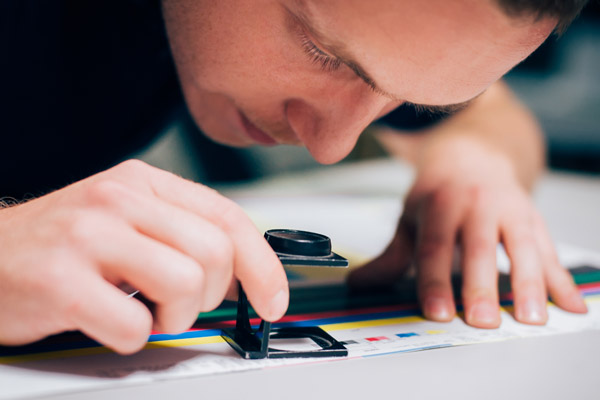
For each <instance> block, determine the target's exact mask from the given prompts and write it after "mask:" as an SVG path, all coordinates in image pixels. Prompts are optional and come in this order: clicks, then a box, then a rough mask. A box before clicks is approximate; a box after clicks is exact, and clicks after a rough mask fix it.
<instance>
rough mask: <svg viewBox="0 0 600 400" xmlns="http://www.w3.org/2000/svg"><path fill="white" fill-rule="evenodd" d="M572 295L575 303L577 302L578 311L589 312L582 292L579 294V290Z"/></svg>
mask: <svg viewBox="0 0 600 400" xmlns="http://www.w3.org/2000/svg"><path fill="white" fill-rule="evenodd" d="M571 296H572V301H573V303H574V304H577V306H576V307H577V311H578V312H581V313H587V312H588V308H587V304H585V300H584V299H583V297H581V294H579V292H575V293H573V294H572V295H571Z"/></svg>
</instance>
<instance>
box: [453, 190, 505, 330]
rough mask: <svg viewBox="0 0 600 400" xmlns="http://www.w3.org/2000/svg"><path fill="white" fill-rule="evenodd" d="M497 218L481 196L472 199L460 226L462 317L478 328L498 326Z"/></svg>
mask: <svg viewBox="0 0 600 400" xmlns="http://www.w3.org/2000/svg"><path fill="white" fill-rule="evenodd" d="M498 239H499V238H498V228H497V222H496V218H495V216H494V215H493V214H491V213H490V211H488V210H487V208H486V205H485V200H484V199H475V201H474V203H473V207H472V211H471V212H470V214H469V216H468V217H467V219H466V220H465V223H464V225H463V228H462V235H461V243H462V256H463V259H462V269H463V286H462V300H463V307H464V310H465V320H466V322H467V323H468V324H469V325H472V326H475V327H478V328H497V327H498V326H499V325H500V307H499V299H498V270H497V267H496V246H497V243H498Z"/></svg>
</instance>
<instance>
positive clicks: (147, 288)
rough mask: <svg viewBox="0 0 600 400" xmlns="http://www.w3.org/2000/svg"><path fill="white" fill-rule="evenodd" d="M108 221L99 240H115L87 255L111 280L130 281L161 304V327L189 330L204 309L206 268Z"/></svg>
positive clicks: (157, 309)
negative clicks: (102, 238) (107, 238)
mask: <svg viewBox="0 0 600 400" xmlns="http://www.w3.org/2000/svg"><path fill="white" fill-rule="evenodd" d="M103 223H104V225H102V226H99V227H98V228H97V229H98V230H101V232H100V235H98V236H100V237H109V238H110V239H111V240H95V241H92V242H91V243H89V244H87V247H86V248H85V249H83V250H84V251H86V252H87V255H88V256H89V257H91V258H92V259H95V260H97V262H98V263H99V265H100V266H101V269H102V273H103V274H104V275H105V276H106V278H107V279H108V280H110V281H111V282H121V281H125V282H127V283H129V284H130V285H131V286H133V287H135V288H137V289H139V290H140V291H141V292H142V294H143V295H144V296H145V297H146V298H148V299H149V300H151V301H153V302H154V303H155V309H154V314H155V321H154V328H155V329H157V330H160V331H163V332H169V333H176V332H181V331H184V330H185V329H187V328H189V327H190V326H191V325H192V324H193V323H194V321H195V320H196V317H197V315H198V312H199V310H200V309H202V304H201V303H202V297H203V296H202V292H203V290H204V286H205V273H204V269H203V268H202V266H200V265H199V264H198V263H197V262H196V261H195V260H194V259H192V258H191V257H189V256H187V255H185V254H182V253H181V252H179V251H177V250H174V249H173V248H171V247H169V246H167V245H165V244H163V243H161V242H157V241H156V240H153V239H151V238H149V237H147V236H145V235H142V234H140V233H139V232H137V231H135V230H134V229H133V228H131V227H130V226H128V225H126V224H125V223H124V222H122V221H120V220H118V221H110V220H107V218H104V221H103ZM97 225H99V224H97ZM96 234H97V232H96ZM88 242H89V241H88ZM81 247H82V246H80V248H81ZM123 249H126V251H123Z"/></svg>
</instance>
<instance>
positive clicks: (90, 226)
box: [64, 212, 102, 250]
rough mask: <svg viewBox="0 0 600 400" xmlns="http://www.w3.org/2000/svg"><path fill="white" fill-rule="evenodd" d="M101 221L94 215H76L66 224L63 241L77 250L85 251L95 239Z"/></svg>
mask: <svg viewBox="0 0 600 400" xmlns="http://www.w3.org/2000/svg"><path fill="white" fill-rule="evenodd" d="M101 225H102V220H101V219H100V218H99V217H98V216H96V215H95V214H94V213H90V212H87V213H83V212H82V213H77V214H75V215H74V216H73V217H72V218H71V219H69V220H68V221H67V222H66V227H65V232H64V239H65V240H66V242H67V243H68V244H69V245H70V246H72V248H77V249H79V250H85V249H87V248H88V246H90V245H91V244H92V243H94V241H95V240H96V239H97V231H98V229H99V227H100V226H101Z"/></svg>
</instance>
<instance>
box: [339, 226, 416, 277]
mask: <svg viewBox="0 0 600 400" xmlns="http://www.w3.org/2000/svg"><path fill="white" fill-rule="evenodd" d="M413 248H414V247H413V239H412V235H411V234H410V230H409V227H408V224H407V223H406V221H405V218H404V217H403V218H401V219H400V223H399V224H398V229H397V230H396V234H395V235H394V239H393V240H392V242H391V243H390V244H389V246H388V247H387V248H386V249H385V251H384V252H383V253H382V254H381V255H380V256H379V257H377V258H375V259H374V260H373V261H371V262H369V263H368V264H366V265H364V266H362V267H360V268H357V269H354V270H352V271H350V274H349V275H348V278H347V283H348V285H349V286H350V287H353V288H366V287H373V286H375V287H381V286H392V285H393V284H395V283H396V282H397V281H398V280H399V279H400V278H401V277H402V276H403V275H404V273H405V272H406V271H407V270H408V268H409V267H410V265H411V263H412V258H413Z"/></svg>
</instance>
